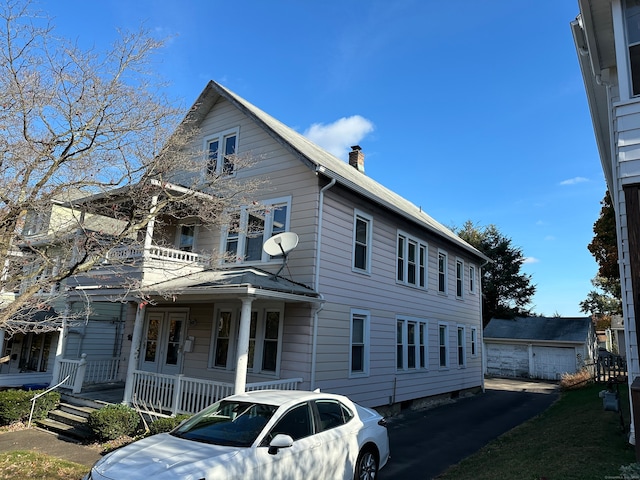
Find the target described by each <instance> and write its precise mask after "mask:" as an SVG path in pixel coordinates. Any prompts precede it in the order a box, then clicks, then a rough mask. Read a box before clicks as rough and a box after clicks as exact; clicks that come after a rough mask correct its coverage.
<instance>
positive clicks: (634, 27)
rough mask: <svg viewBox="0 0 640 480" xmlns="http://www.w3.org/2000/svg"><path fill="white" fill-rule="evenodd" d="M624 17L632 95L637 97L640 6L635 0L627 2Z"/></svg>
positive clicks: (639, 62)
mask: <svg viewBox="0 0 640 480" xmlns="http://www.w3.org/2000/svg"><path fill="white" fill-rule="evenodd" d="M624 16H625V21H626V27H627V28H626V30H627V48H628V52H629V69H630V79H631V89H630V93H631V95H632V96H636V95H640V4H638V2H636V1H635V0H625V1H624Z"/></svg>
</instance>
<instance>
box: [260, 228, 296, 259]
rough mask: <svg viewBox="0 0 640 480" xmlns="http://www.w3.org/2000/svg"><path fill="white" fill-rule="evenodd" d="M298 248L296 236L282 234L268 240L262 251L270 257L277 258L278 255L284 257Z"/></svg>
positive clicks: (288, 233) (290, 233) (293, 234)
mask: <svg viewBox="0 0 640 480" xmlns="http://www.w3.org/2000/svg"><path fill="white" fill-rule="evenodd" d="M297 246H298V235H297V234H295V233H293V232H282V233H279V234H277V235H274V236H273V237H271V238H268V239H267V241H266V242H264V245H263V246H262V249H263V250H264V251H265V252H266V253H268V254H269V255H271V256H272V257H277V256H278V255H284V256H286V255H287V254H288V253H289V252H290V251H291V250H293V249H294V248H296V247H297Z"/></svg>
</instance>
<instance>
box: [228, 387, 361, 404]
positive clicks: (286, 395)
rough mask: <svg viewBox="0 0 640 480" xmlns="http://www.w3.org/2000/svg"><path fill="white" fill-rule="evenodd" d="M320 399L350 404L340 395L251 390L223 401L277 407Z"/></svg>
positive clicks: (298, 391)
mask: <svg viewBox="0 0 640 480" xmlns="http://www.w3.org/2000/svg"><path fill="white" fill-rule="evenodd" d="M321 399H330V400H339V401H341V402H343V403H351V402H349V400H348V399H347V398H346V397H343V396H342V395H334V394H331V393H321V392H309V391H305V390H253V391H250V392H245V393H239V394H236V395H231V396H229V397H227V398H225V400H235V401H242V402H257V403H264V404H267V405H274V406H278V407H279V406H282V405H286V404H290V403H298V402H304V401H308V400H321Z"/></svg>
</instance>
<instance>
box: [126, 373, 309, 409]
mask: <svg viewBox="0 0 640 480" xmlns="http://www.w3.org/2000/svg"><path fill="white" fill-rule="evenodd" d="M301 382H302V379H301V378H290V379H285V380H274V381H268V382H259V383H247V385H246V390H247V391H250V390H265V389H270V388H273V389H278V390H297V388H298V384H299V383H301ZM233 389H234V385H233V384H231V383H225V382H217V381H214V380H204V379H199V378H191V377H185V376H184V375H162V374H157V373H151V372H144V371H141V370H136V371H135V372H133V397H134V398H133V399H132V400H133V402H132V403H133V404H134V405H136V406H138V407H141V408H143V409H147V410H153V411H158V412H167V413H169V414H171V415H177V414H179V413H187V414H193V413H196V412H198V411H200V410H202V409H203V408H204V407H206V406H207V405H210V404H211V403H213V402H216V401H218V400H220V399H221V398H224V397H226V396H229V395H231V394H232V393H233Z"/></svg>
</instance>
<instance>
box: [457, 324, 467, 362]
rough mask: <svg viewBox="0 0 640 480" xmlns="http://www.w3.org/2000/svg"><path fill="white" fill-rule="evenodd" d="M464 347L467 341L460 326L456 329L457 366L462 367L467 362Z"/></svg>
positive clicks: (463, 329)
mask: <svg viewBox="0 0 640 480" xmlns="http://www.w3.org/2000/svg"><path fill="white" fill-rule="evenodd" d="M466 347H467V341H466V337H465V328H464V327H462V326H459V327H458V366H459V367H464V366H465V365H466V362H467V355H466Z"/></svg>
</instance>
